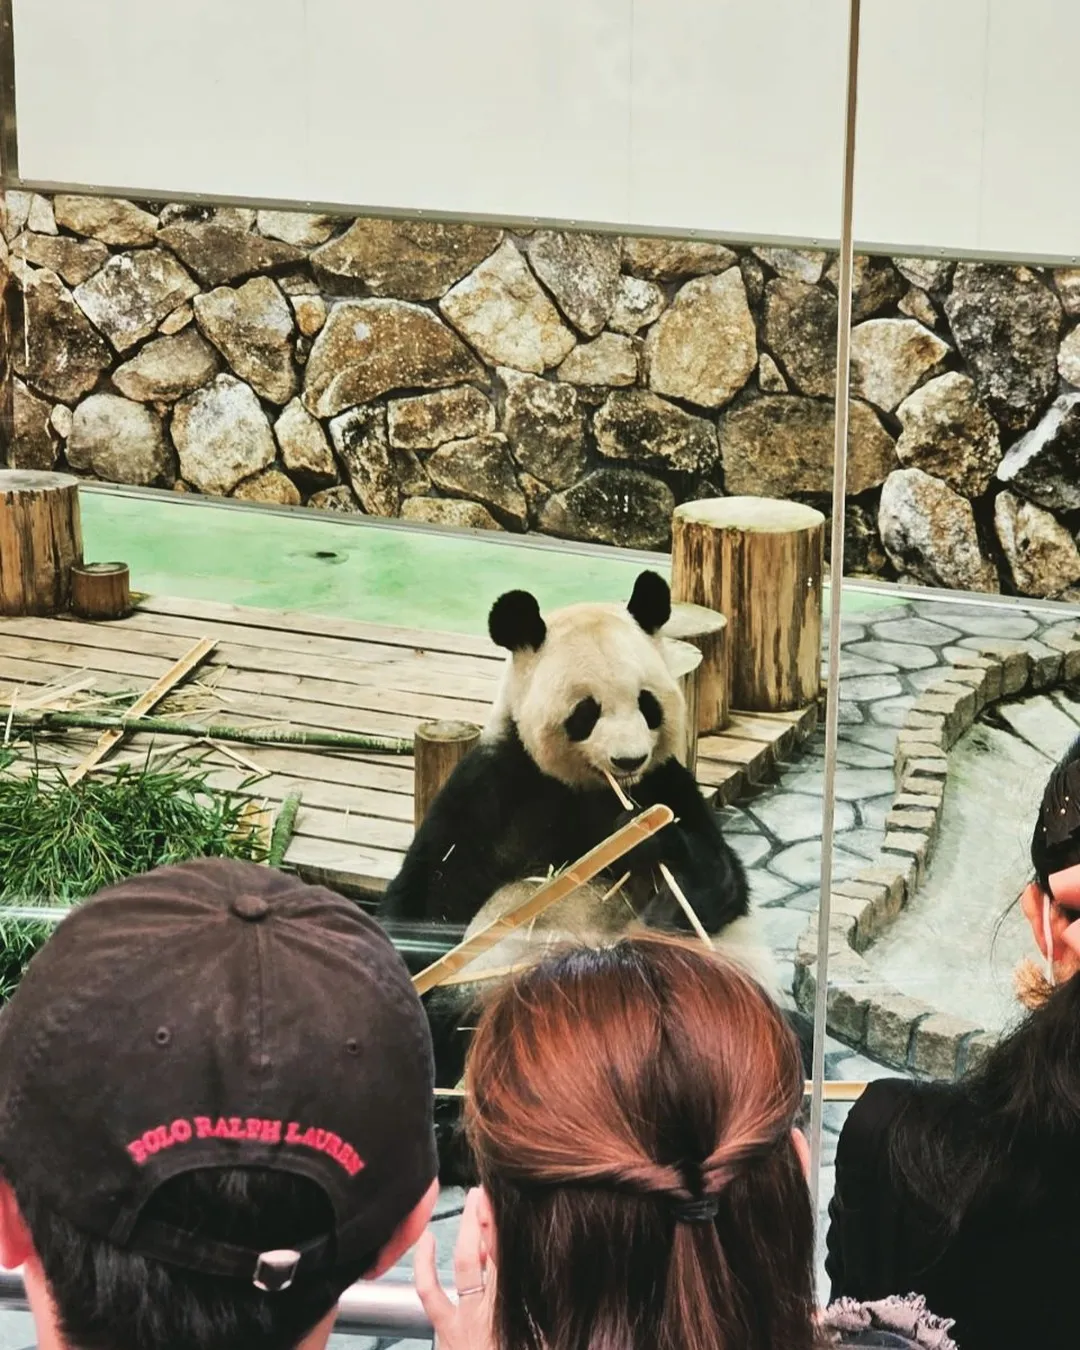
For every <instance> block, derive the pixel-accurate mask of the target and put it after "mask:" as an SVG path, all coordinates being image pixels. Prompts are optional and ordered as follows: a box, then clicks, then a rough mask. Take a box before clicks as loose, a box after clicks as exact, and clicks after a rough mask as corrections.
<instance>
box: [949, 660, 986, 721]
mask: <svg viewBox="0 0 1080 1350" xmlns="http://www.w3.org/2000/svg"><path fill="white" fill-rule="evenodd" d="M949 683H950V684H957V685H966V686H967V688H968V689H970V690H971V693H972V696H973V697H974V699H975V716H978V714H979V713H981V712H982V710H983V708H985V707H986V705H987V703H989V702H990V699H989V697H988V695H987V683H988V681H987V677H986V671H985V670H972V669H970V668H968V667H966V666H954V667H953V669H952V670H950V671H949Z"/></svg>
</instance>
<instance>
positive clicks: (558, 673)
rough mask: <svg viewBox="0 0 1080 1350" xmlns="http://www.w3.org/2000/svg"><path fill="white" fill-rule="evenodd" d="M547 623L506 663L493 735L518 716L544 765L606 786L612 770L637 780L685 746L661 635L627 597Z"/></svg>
mask: <svg viewBox="0 0 1080 1350" xmlns="http://www.w3.org/2000/svg"><path fill="white" fill-rule="evenodd" d="M656 581H657V582H658V583H659V584H660V585H661V586H662V585H663V583H662V582H660V579H659V578H656ZM665 590H666V588H665ZM534 603H535V602H534ZM538 613H539V612H538V611H537V616H538ZM665 618H666V615H665ZM538 622H539V623H540V633H542V637H541V638H540V641H539V645H538V646H536V647H533V646H528V645H526V646H519V647H517V648H516V649H515V650H513V653H512V655H511V658H510V660H509V662H508V663H507V669H506V674H505V676H504V680H503V684H502V687H501V689H500V692H499V696H498V698H497V700H496V704H495V708H494V709H493V717H492V721H491V723H490V724H489V728H488V730H489V734H494V735H498V734H500V733H501V732H503V731H505V729H506V727H507V724H508V723H509V722H513V723H514V724H515V725H516V727H517V731H518V735H519V736H520V737H521V740H522V744H523V745H524V747H525V749H526V750H527V751H528V753H529V755H530V756H531V757H532V759H533V760H534V761H535V762H536V764H537V765H538V766H539V767H540V768H541V769H542V770H543V771H544V772H545V773H547V774H550V775H551V776H552V777H553V778H557V779H558V780H559V781H560V782H563V783H567V784H569V785H572V786H577V787H590V786H603V784H604V782H605V779H604V774H605V773H610V774H611V775H612V776H613V777H614V778H616V779H618V780H619V782H620V783H622V784H623V785H625V786H631V785H632V784H633V783H635V782H636V781H637V780H638V779H640V778H641V777H642V776H643V775H644V774H645V773H647V772H648V771H649V770H650V769H651V768H653V767H654V766H655V765H657V764H660V763H662V762H663V761H665V760H667V759H669V758H670V757H671V756H672V755H673V754H674V753H675V752H676V749H677V747H678V746H679V745H680V744H681V743H682V737H683V728H684V722H685V715H686V713H685V705H684V702H683V697H682V693H681V691H680V689H679V686H678V684H677V683H676V680H675V678H674V676H673V675H672V673H671V671H670V669H669V668H668V665H667V662H666V660H665V658H664V653H663V645H662V641H661V639H660V638H659V637H657V636H656V635H655V634H653V633H649V632H646V631H645V629H644V628H643V627H642V626H641V625H640V623H639V622H638V621H637V619H635V618H634V617H633V616H632V614H631V613H630V612H628V611H627V610H626V609H624V608H622V607H620V606H618V605H605V604H587V605H571V606H568V607H567V608H565V609H561V610H557V611H555V612H554V613H553V614H551V615H549V616H548V617H547V619H546V621H540V620H538ZM658 626H659V625H658Z"/></svg>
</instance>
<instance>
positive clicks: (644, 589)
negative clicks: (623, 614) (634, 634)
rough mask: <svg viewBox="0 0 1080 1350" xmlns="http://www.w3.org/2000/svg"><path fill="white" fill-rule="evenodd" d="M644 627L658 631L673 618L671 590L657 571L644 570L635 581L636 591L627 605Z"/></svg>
mask: <svg viewBox="0 0 1080 1350" xmlns="http://www.w3.org/2000/svg"><path fill="white" fill-rule="evenodd" d="M626 608H627V609H628V610H629V611H630V613H631V614H632V615H633V616H634V618H635V619H636V620H637V621H638V623H639V624H640V625H641V627H642V628H644V630H645V631H646V633H649V634H650V635H651V634H653V633H658V632H659V631H660V629H661V628H663V626H664V624H666V623H667V621H668V619H670V618H671V590H670V589H669V587H668V584H667V582H666V581H665V580H664V578H663V577H662V576H659V575H658V574H657V573H656V572H642V574H641V576H639V577H638V579H637V581H635V582H634V593H633V595H632V596H631V597H630V603H629V604H628V605H627V606H626Z"/></svg>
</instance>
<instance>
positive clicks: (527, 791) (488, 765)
mask: <svg viewBox="0 0 1080 1350" xmlns="http://www.w3.org/2000/svg"><path fill="white" fill-rule="evenodd" d="M544 778H545V775H544V774H543V773H542V772H541V770H540V769H539V768H538V767H537V765H536V763H535V762H534V760H533V759H532V757H531V756H530V755H529V753H528V751H527V750H526V749H525V747H524V745H522V743H521V738H520V736H518V734H517V729H516V728H515V727H514V725H513V723H511V724H510V725H509V726H508V727H507V728H506V729H505V730H502V731H500V732H498V733H497V734H496V735H494V736H485V738H484V739H483V740H482V741H481V742H480V743H479V745H477V746H475V747H474V748H473V749H472V750H470V751H469V753H468V754H467V755H466V756H465V758H464V759H463V760H462V761H461V763H460V764H459V765H458V766H457V768H455V770H454V772H453V773H452V774H451V775H450V777H449V779H447V782H446V785H445V787H444V788H443V789H442V791H441V792H440V793H439V796H438V797H437V798H436V799H435V802H434V803H433V807H432V810H433V811H434V810H436V809H437V808H440V807H442V808H447V807H454V806H458V805H460V804H461V803H463V802H464V803H467V802H469V801H470V800H471V801H472V808H471V809H472V810H473V811H478V810H483V809H484V807H483V805H482V803H486V802H487V799H488V798H490V797H491V796H492V795H493V794H494V795H496V797H497V799H498V800H501V801H503V802H504V803H505V802H507V801H509V802H515V801H519V800H521V799H522V798H523V797H527V796H529V795H531V794H532V793H534V792H535V791H536V790H537V788H538V787H539V786H540V784H541V783H542V782H543V780H544Z"/></svg>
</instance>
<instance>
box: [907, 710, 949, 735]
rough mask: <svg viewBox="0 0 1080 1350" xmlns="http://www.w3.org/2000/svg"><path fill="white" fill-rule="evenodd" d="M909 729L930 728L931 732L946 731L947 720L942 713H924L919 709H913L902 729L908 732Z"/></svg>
mask: <svg viewBox="0 0 1080 1350" xmlns="http://www.w3.org/2000/svg"><path fill="white" fill-rule="evenodd" d="M909 727H911V728H916V727H929V728H930V729H931V730H936V731H944V730H945V719H944V717H942V715H941V714H940V713H924V712H920V711H919V709H918V708H912V710H911V711H910V712H909V713H908V715H907V717H906V718H905V719H904V726H903V728H902V729H903V730H905V731H906V730H907V729H908V728H909Z"/></svg>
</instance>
